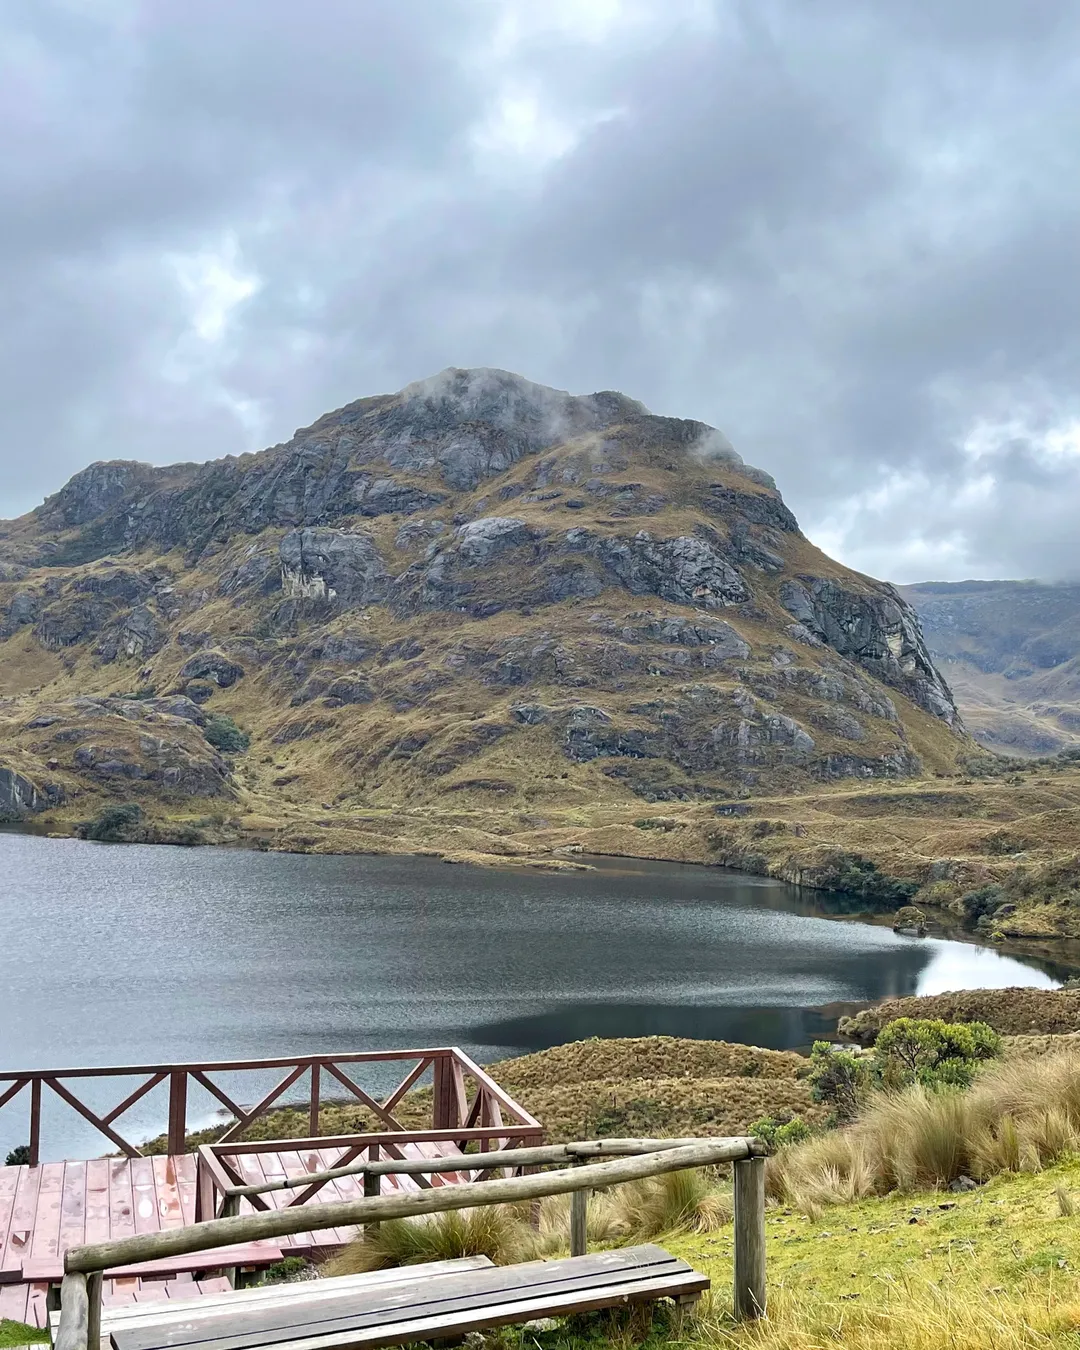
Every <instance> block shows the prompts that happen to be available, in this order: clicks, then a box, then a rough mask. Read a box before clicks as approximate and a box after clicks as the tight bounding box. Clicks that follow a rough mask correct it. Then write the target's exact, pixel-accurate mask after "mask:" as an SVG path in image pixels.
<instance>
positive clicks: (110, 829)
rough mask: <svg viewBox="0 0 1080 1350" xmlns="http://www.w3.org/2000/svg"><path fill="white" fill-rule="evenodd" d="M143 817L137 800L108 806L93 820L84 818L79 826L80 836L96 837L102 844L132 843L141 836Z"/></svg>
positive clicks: (82, 837)
mask: <svg viewBox="0 0 1080 1350" xmlns="http://www.w3.org/2000/svg"><path fill="white" fill-rule="evenodd" d="M142 819H143V810H142V807H141V806H140V805H139V804H138V803H137V802H125V803H123V804H122V805H121V806H107V807H106V808H105V809H104V810H103V811H101V812H99V813H98V815H96V816H95V817H94V819H93V820H84V821H83V822H82V824H81V825H79V826H78V834H79V838H80V839H96V840H97V841H98V842H99V843H102V844H130V843H132V842H135V841H137V840H138V838H139V836H140V831H141V826H142Z"/></svg>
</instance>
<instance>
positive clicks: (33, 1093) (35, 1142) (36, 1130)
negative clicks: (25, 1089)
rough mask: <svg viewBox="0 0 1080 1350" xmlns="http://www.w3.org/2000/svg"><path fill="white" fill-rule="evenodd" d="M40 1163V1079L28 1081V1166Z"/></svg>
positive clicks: (35, 1165)
mask: <svg viewBox="0 0 1080 1350" xmlns="http://www.w3.org/2000/svg"><path fill="white" fill-rule="evenodd" d="M40 1162H41V1079H40V1078H32V1079H31V1080H30V1166H31V1167H37V1165H38V1163H40Z"/></svg>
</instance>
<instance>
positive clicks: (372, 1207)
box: [64, 1138, 764, 1272]
mask: <svg viewBox="0 0 1080 1350" xmlns="http://www.w3.org/2000/svg"><path fill="white" fill-rule="evenodd" d="M763 1150H764V1146H763V1145H762V1144H761V1142H760V1141H759V1140H757V1139H750V1138H737V1139H717V1140H711V1141H709V1142H707V1143H697V1144H693V1145H690V1146H689V1147H681V1148H670V1149H665V1150H663V1151H662V1152H658V1153H650V1154H647V1155H645V1156H644V1157H635V1158H619V1159H614V1160H612V1161H610V1162H601V1163H590V1164H586V1165H584V1166H581V1167H575V1168H573V1169H570V1170H568V1171H559V1172H549V1173H541V1174H537V1175H535V1176H527V1177H512V1178H510V1179H508V1180H499V1181H484V1182H466V1183H462V1184H461V1185H457V1186H439V1187H435V1188H432V1189H431V1190H429V1191H423V1192H421V1193H418V1194H415V1193H414V1194H406V1195H400V1194H399V1195H387V1196H380V1197H379V1198H378V1199H364V1200H346V1201H335V1202H331V1203H328V1204H325V1205H318V1206H305V1207H304V1208H302V1209H296V1208H293V1207H289V1208H287V1209H278V1210H272V1211H269V1212H266V1213H259V1214H243V1215H239V1216H237V1217H236V1218H229V1219H211V1220H208V1221H207V1222H204V1223H201V1224H193V1225H192V1226H191V1227H189V1228H177V1229H167V1230H163V1231H160V1232H157V1233H142V1234H138V1235H137V1236H135V1237H128V1238H119V1239H117V1240H115V1241H112V1242H100V1243H93V1244H88V1245H86V1246H82V1247H73V1248H71V1249H69V1251H68V1252H67V1255H66V1256H65V1258H64V1268H65V1270H67V1271H71V1272H76V1271H91V1270H107V1269H109V1268H110V1267H111V1266H123V1265H133V1264H134V1263H135V1262H136V1261H152V1260H157V1259H159V1258H161V1257H166V1256H184V1255H187V1254H188V1253H189V1252H202V1251H208V1250H210V1249H211V1248H214V1247H221V1246H228V1245H232V1244H234V1243H245V1242H255V1241H258V1240H259V1239H261V1238H276V1237H286V1236H288V1235H290V1234H293V1233H303V1232H311V1231H320V1230H322V1229H326V1228H348V1227H351V1226H352V1225H354V1224H362V1223H373V1222H378V1221H380V1220H384V1219H404V1218H411V1217H413V1216H414V1215H419V1214H437V1213H439V1212H440V1211H442V1210H450V1209H469V1208H472V1207H474V1206H477V1205H495V1204H503V1203H518V1202H520V1201H522V1200H532V1199H539V1198H541V1197H543V1196H548V1195H565V1194H566V1193H567V1192H570V1191H576V1190H581V1189H584V1188H589V1189H593V1190H596V1189H600V1188H603V1187H605V1186H617V1185H619V1184H621V1183H623V1182H626V1181H637V1180H638V1179H639V1178H641V1177H649V1176H659V1175H661V1174H663V1173H666V1172H679V1171H683V1170H685V1169H688V1168H696V1167H711V1166H714V1165H715V1164H717V1163H721V1162H733V1161H735V1160H737V1159H743V1158H749V1157H752V1156H754V1155H756V1154H757V1153H759V1152H762V1151H763Z"/></svg>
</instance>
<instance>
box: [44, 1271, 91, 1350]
mask: <svg viewBox="0 0 1080 1350" xmlns="http://www.w3.org/2000/svg"><path fill="white" fill-rule="evenodd" d="M86 1283H87V1281H86V1276H85V1274H81V1273H75V1274H67V1275H65V1276H64V1280H63V1283H62V1284H61V1286H60V1323H59V1325H58V1326H57V1328H56V1339H55V1340H54V1341H53V1350H88V1347H89V1343H90V1299H89V1297H88V1295H87V1292H86ZM93 1350H98V1348H97V1346H96V1345H95V1346H94V1347H93Z"/></svg>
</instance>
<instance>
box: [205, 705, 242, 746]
mask: <svg viewBox="0 0 1080 1350" xmlns="http://www.w3.org/2000/svg"><path fill="white" fill-rule="evenodd" d="M203 735H204V736H205V737H206V739H207V740H208V741H209V742H210V744H211V745H212V746H213V747H214V749H215V750H221V751H222V752H223V753H225V754H239V753H240V751H242V750H246V749H247V748H248V746H249V745H250V744H251V737H250V736H249V735H248V733H247V732H246V731H243V730H241V728H240V727H238V726H237V725H236V723H235V722H234V721H233V719H232V718H231V717H230V716H229V715H228V713H215V714H214V716H213V717H210V718H208V719H207V722H206V726H204V727H203Z"/></svg>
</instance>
